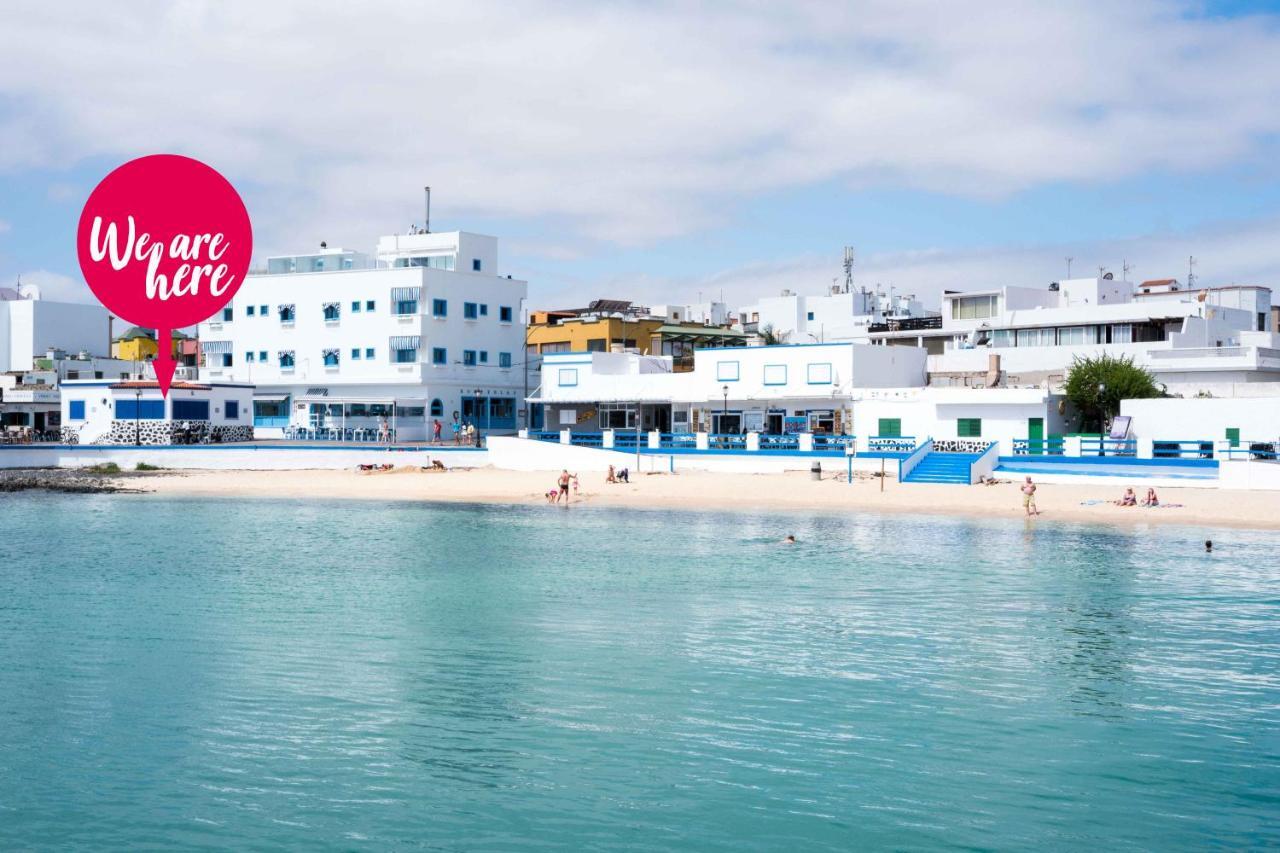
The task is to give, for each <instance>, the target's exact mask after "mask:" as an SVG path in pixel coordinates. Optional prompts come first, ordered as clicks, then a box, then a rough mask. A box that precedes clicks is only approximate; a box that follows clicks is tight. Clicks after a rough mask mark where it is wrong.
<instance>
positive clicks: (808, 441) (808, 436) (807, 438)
mask: <svg viewBox="0 0 1280 853" xmlns="http://www.w3.org/2000/svg"><path fill="white" fill-rule="evenodd" d="M796 438H797V440H798V441H799V443H800V446H799V450H800V452H801V453H812V452H813V433H811V432H802V433H800V434H799V435H798V436H796Z"/></svg>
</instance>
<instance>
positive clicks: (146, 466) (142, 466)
mask: <svg viewBox="0 0 1280 853" xmlns="http://www.w3.org/2000/svg"><path fill="white" fill-rule="evenodd" d="M133 470H135V471H163V470H164V469H163V468H161V467H160V466H159V465H152V464H150V463H148V462H139V463H138V464H137V465H135V466H133Z"/></svg>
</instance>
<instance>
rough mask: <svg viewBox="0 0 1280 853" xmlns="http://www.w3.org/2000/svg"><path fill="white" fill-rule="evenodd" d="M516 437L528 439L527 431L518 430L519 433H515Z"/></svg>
mask: <svg viewBox="0 0 1280 853" xmlns="http://www.w3.org/2000/svg"><path fill="white" fill-rule="evenodd" d="M516 435H518V436H519V437H520V438H528V437H529V430H527V429H522V430H520V431H519V432H517V433H516Z"/></svg>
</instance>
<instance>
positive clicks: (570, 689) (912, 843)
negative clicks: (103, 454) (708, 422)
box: [0, 496, 1280, 850]
mask: <svg viewBox="0 0 1280 853" xmlns="http://www.w3.org/2000/svg"><path fill="white" fill-rule="evenodd" d="M0 521H4V522H5V526H6V529H10V530H38V531H40V534H41V537H42V539H43V540H44V541H47V542H58V543H59V546H58V548H57V549H56V550H55V551H53V552H52V553H47V554H46V553H41V554H40V555H38V556H33V552H32V551H31V550H30V548H29V546H28V545H27V544H25V540H22V539H19V538H16V537H10V538H7V539H3V540H0V651H2V652H3V654H0V724H2V725H3V727H4V732H5V735H6V736H5V738H3V739H0V847H3V848H6V849H9V848H14V847H18V848H23V847H49V846H106V847H120V848H126V847H135V846H146V845H151V846H161V847H177V846H196V845H203V846H218V847H280V848H284V847H289V848H292V847H301V846H307V847H310V846H325V847H370V848H387V847H407V846H424V845H430V846H440V847H446V848H456V847H478V848H493V847H515V846H521V847H523V846H528V844H529V843H530V842H531V841H532V840H536V841H538V842H540V843H543V844H545V845H547V846H558V847H572V848H581V847H609V848H614V847H626V848H628V849H637V848H638V849H645V848H650V849H670V848H672V847H688V848H698V849H715V848H723V849H734V850H740V849H752V848H754V849H777V848H788V849H790V848H798V847H803V848H826V849H839V850H845V849H849V848H860V847H887V848H903V847H912V848H930V847H939V846H955V847H965V846H968V847H986V848H990V847H999V848H1009V847H1024V848H1030V847H1036V848H1040V847H1073V848H1074V847H1098V848H1105V849H1117V848H1119V849H1124V848H1131V849H1152V848H1159V849H1175V848H1178V847H1185V848H1198V847H1203V846H1206V845H1208V844H1215V845H1222V846H1230V847H1239V846H1245V847H1250V846H1252V847H1260V846H1269V845H1272V844H1275V843H1276V842H1277V841H1280V835H1277V826H1276V823H1277V814H1280V809H1277V808H1276V805H1277V803H1276V797H1277V794H1276V792H1277V790H1280V772H1278V770H1280V768H1278V764H1280V750H1278V749H1277V748H1276V745H1277V743H1280V741H1278V740H1277V731H1278V730H1280V727H1278V726H1277V714H1276V708H1277V707H1280V685H1277V683H1276V678H1277V676H1276V673H1277V672H1280V666H1278V664H1280V634H1278V632H1277V625H1280V620H1278V619H1277V617H1278V616H1280V600H1277V597H1276V596H1275V594H1274V592H1273V590H1274V589H1275V586H1276V581H1277V580H1278V579H1280V566H1278V565H1277V558H1276V556H1275V554H1276V547H1275V546H1276V544H1277V542H1278V541H1280V540H1278V539H1277V537H1276V536H1274V535H1271V534H1254V533H1244V532H1218V533H1217V534H1215V535H1213V538H1214V539H1216V540H1221V541H1222V542H1223V543H1224V544H1223V547H1222V549H1221V552H1220V553H1215V554H1213V555H1205V554H1204V553H1203V549H1202V546H1201V544H1200V543H1201V541H1202V540H1203V539H1204V538H1205V535H1204V533H1203V532H1202V531H1194V530H1191V531H1178V530H1171V529H1161V530H1159V531H1154V532H1151V531H1142V530H1124V531H1117V530H1113V529H1109V528H1101V527H1085V526H1074V525H1059V524H1053V523H1050V522H1046V521H1044V520H1037V521H1034V522H1032V523H1030V524H1026V523H1024V522H1022V521H1021V520H1017V521H1013V520H1009V521H999V522H995V521H993V522H985V523H984V522H975V521H965V520H954V519H937V518H913V517H908V516H874V515H863V516H845V517H842V516H825V517H819V518H807V517H804V516H802V515H728V514H719V513H689V512H635V511H629V510H608V509H595V508H582V509H581V510H580V511H575V512H572V513H566V512H563V511H560V512H554V511H550V510H546V509H545V508H543V507H537V508H509V507H431V506H421V505H394V504H371V503H360V504H328V503H304V502H291V501H280V502H256V503H244V504H241V503H232V502H225V503H215V502H199V501H189V502H163V503H162V502H159V501H154V500H139V499H131V498H121V497H120V496H88V497H83V498H80V497H70V496H61V497H53V496H44V497H41V496H24V497H23V498H21V499H11V500H10V501H9V502H7V503H4V504H0ZM787 533H795V534H796V535H797V537H798V539H799V542H798V544H796V545H794V546H785V547H784V546H780V545H779V544H777V543H778V541H779V540H780V539H781V538H782V536H783V535H785V534H787Z"/></svg>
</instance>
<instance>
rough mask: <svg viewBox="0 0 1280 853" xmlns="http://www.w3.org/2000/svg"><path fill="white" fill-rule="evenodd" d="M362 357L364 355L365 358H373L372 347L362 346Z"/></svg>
mask: <svg viewBox="0 0 1280 853" xmlns="http://www.w3.org/2000/svg"><path fill="white" fill-rule="evenodd" d="M364 357H365V358H373V347H365V348H364Z"/></svg>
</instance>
